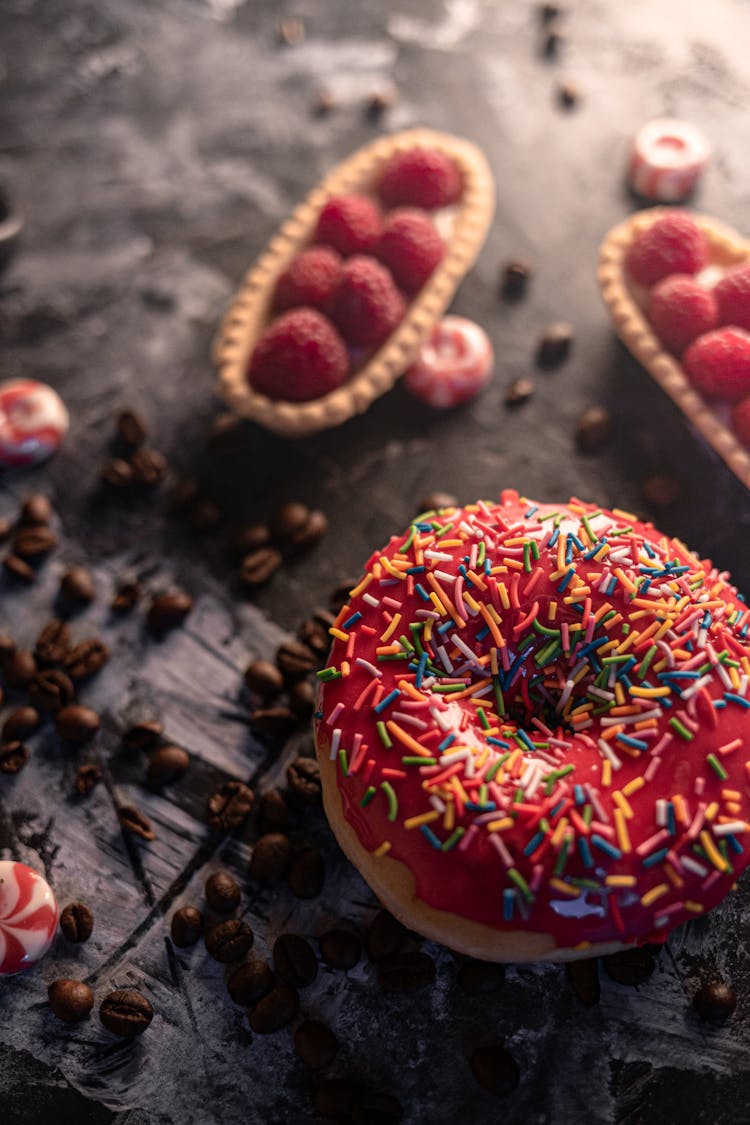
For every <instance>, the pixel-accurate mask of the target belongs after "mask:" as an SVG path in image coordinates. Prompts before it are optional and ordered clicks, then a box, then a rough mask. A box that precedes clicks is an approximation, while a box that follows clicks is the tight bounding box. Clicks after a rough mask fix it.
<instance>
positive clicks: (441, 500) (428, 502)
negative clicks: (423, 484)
mask: <svg viewBox="0 0 750 1125" xmlns="http://www.w3.org/2000/svg"><path fill="white" fill-rule="evenodd" d="M457 505H458V498H457V497H456V496H454V495H453V493H452V492H430V493H429V495H428V496H423V497H422V499H421V500H420V501H419V504H418V506H417V511H416V514H417V515H421V514H422V512H439V511H440V510H441V508H455V507H456V506H457Z"/></svg>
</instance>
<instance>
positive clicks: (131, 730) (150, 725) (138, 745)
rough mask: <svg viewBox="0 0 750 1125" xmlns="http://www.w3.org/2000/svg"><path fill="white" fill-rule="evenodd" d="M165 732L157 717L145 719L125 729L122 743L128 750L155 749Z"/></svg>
mask: <svg viewBox="0 0 750 1125" xmlns="http://www.w3.org/2000/svg"><path fill="white" fill-rule="evenodd" d="M163 733H164V727H163V726H162V725H161V723H160V722H159V721H158V720H157V719H144V720H143V721H142V722H140V723H133V725H132V726H131V727H128V729H127V730H126V731H123V735H122V744H123V746H124V747H125V749H126V750H153V749H154V748H155V747H156V746H158V745H159V739H160V738H161V736H162V734H163Z"/></svg>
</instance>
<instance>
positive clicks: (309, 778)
mask: <svg viewBox="0 0 750 1125" xmlns="http://www.w3.org/2000/svg"><path fill="white" fill-rule="evenodd" d="M286 781H287V785H288V786H289V795H290V797H292V798H293V799H294V800H295V801H298V802H299V803H300V804H304V805H319V804H320V803H321V801H322V799H323V789H322V786H321V782H320V766H319V765H318V761H317V759H316V758H295V760H294V761H293V762H292V764H291V765H290V766H288V767H287V771H286Z"/></svg>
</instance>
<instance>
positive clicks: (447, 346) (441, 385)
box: [404, 316, 494, 409]
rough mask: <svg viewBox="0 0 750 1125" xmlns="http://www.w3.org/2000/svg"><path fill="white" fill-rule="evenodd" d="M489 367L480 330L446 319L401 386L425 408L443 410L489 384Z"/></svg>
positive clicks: (489, 350)
mask: <svg viewBox="0 0 750 1125" xmlns="http://www.w3.org/2000/svg"><path fill="white" fill-rule="evenodd" d="M493 367H494V354H493V351H492V344H491V343H490V339H489V337H488V335H487V333H486V332H485V331H484V329H483V328H480V327H479V325H478V324H475V323H474V321H473V320H467V319H466V317H463V316H446V317H443V319H442V320H440V321H438V323H437V324H436V325H435V326H434V327H433V329H432V331H431V332H430V335H429V336H428V337H427V339H426V340H425V342H424V343H423V344H422V347H421V348H420V350H419V354H418V356H417V359H416V362H415V363H414V364H413V365H412V366H411V367H410V368H409V370H408V371H407V372H406V374H405V375H404V384H405V386H406V389H407V390H408V391H410V392H411V394H413V395H414V397H415V398H418V399H420V400H421V401H422V402H426V403H427V405H428V406H436V407H439V408H443V409H445V408H447V407H451V406H458V405H459V404H460V403H462V402H467V401H468V400H469V399H471V398H474V396H475V395H476V394H478V393H479V391H480V390H481V389H482V387H484V386H485V384H486V383H487V382H489V380H490V378H491V377H492V370H493Z"/></svg>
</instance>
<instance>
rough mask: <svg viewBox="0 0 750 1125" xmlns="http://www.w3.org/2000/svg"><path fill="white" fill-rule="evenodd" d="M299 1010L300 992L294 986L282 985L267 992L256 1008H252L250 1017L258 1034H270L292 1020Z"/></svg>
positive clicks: (250, 1021)
mask: <svg viewBox="0 0 750 1125" xmlns="http://www.w3.org/2000/svg"><path fill="white" fill-rule="evenodd" d="M298 1011H299V994H298V992H297V990H296V989H294V988H287V987H286V986H284V985H280V986H279V987H277V988H272V989H271V991H270V992H268V993H266V995H265V996H263V997H262V998H261V999H260V1000H259V1001H258V1003H257V1004H256V1005H255V1007H254V1008H251V1009H250V1012H249V1015H248V1019H249V1023H250V1027H251V1029H252V1030H253V1031H254V1032H255V1033H256V1035H270V1034H271V1033H272V1032H274V1031H278V1030H279V1029H280V1028H282V1027H286V1026H287V1025H288V1024H290V1023H291V1022H292V1020H293V1019H294V1017H295V1016H296V1015H297V1012H298Z"/></svg>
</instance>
